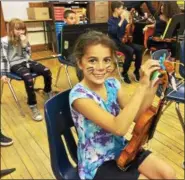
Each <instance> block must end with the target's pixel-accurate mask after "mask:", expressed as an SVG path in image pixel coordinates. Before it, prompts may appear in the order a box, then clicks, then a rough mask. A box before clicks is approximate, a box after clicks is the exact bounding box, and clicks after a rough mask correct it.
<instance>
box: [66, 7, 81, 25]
mask: <svg viewBox="0 0 185 180" xmlns="http://www.w3.org/2000/svg"><path fill="white" fill-rule="evenodd" d="M79 21H80V19H79V16H77V14H76V13H75V12H74V11H72V10H66V11H65V12H64V22H65V23H66V24H67V25H73V24H79Z"/></svg>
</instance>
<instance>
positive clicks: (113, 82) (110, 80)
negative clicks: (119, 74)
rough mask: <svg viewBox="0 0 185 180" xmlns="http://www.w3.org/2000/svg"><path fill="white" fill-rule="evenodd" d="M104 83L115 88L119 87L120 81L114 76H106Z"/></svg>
mask: <svg viewBox="0 0 185 180" xmlns="http://www.w3.org/2000/svg"><path fill="white" fill-rule="evenodd" d="M105 84H107V85H108V87H111V88H115V89H117V90H118V89H120V88H121V83H120V82H119V81H118V80H117V79H116V78H113V77H111V78H108V79H107V80H106V81H105Z"/></svg>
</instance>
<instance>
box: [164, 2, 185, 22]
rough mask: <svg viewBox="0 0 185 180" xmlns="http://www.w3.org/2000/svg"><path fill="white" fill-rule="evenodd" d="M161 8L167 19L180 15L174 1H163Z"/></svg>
mask: <svg viewBox="0 0 185 180" xmlns="http://www.w3.org/2000/svg"><path fill="white" fill-rule="evenodd" d="M163 6H164V8H163V9H164V10H163V14H164V16H165V17H166V18H167V19H170V18H172V17H173V16H174V15H176V14H180V13H181V10H180V8H179V6H178V4H177V2H176V1H164V2H163Z"/></svg>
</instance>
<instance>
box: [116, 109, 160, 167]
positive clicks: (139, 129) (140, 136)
mask: <svg viewBox="0 0 185 180" xmlns="http://www.w3.org/2000/svg"><path fill="white" fill-rule="evenodd" d="M156 111H157V109H156V108H155V107H153V106H152V107H150V108H149V109H148V110H147V111H146V112H145V113H144V114H143V115H142V116H140V118H139V119H138V120H137V123H136V125H135V127H134V130H133V132H132V134H133V136H132V138H131V140H130V141H129V143H128V145H127V146H126V147H125V149H124V150H123V151H122V153H121V155H120V156H119V158H118V159H117V165H118V167H119V168H120V169H125V168H126V166H127V165H128V164H129V163H130V162H131V161H132V160H134V159H135V157H136V156H137V154H138V153H139V152H140V150H142V146H143V145H144V144H145V143H146V142H147V141H148V137H149V130H150V127H151V124H152V122H153V118H154V116H155V114H156Z"/></svg>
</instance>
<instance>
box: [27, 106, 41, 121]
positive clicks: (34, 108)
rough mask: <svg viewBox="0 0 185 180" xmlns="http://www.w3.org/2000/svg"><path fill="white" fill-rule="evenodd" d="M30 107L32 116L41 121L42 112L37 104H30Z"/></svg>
mask: <svg viewBox="0 0 185 180" xmlns="http://www.w3.org/2000/svg"><path fill="white" fill-rule="evenodd" d="M30 109H31V111H32V118H33V120H35V121H41V120H42V119H43V117H42V115H41V113H40V112H39V110H38V108H37V106H36V105H34V106H30Z"/></svg>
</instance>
